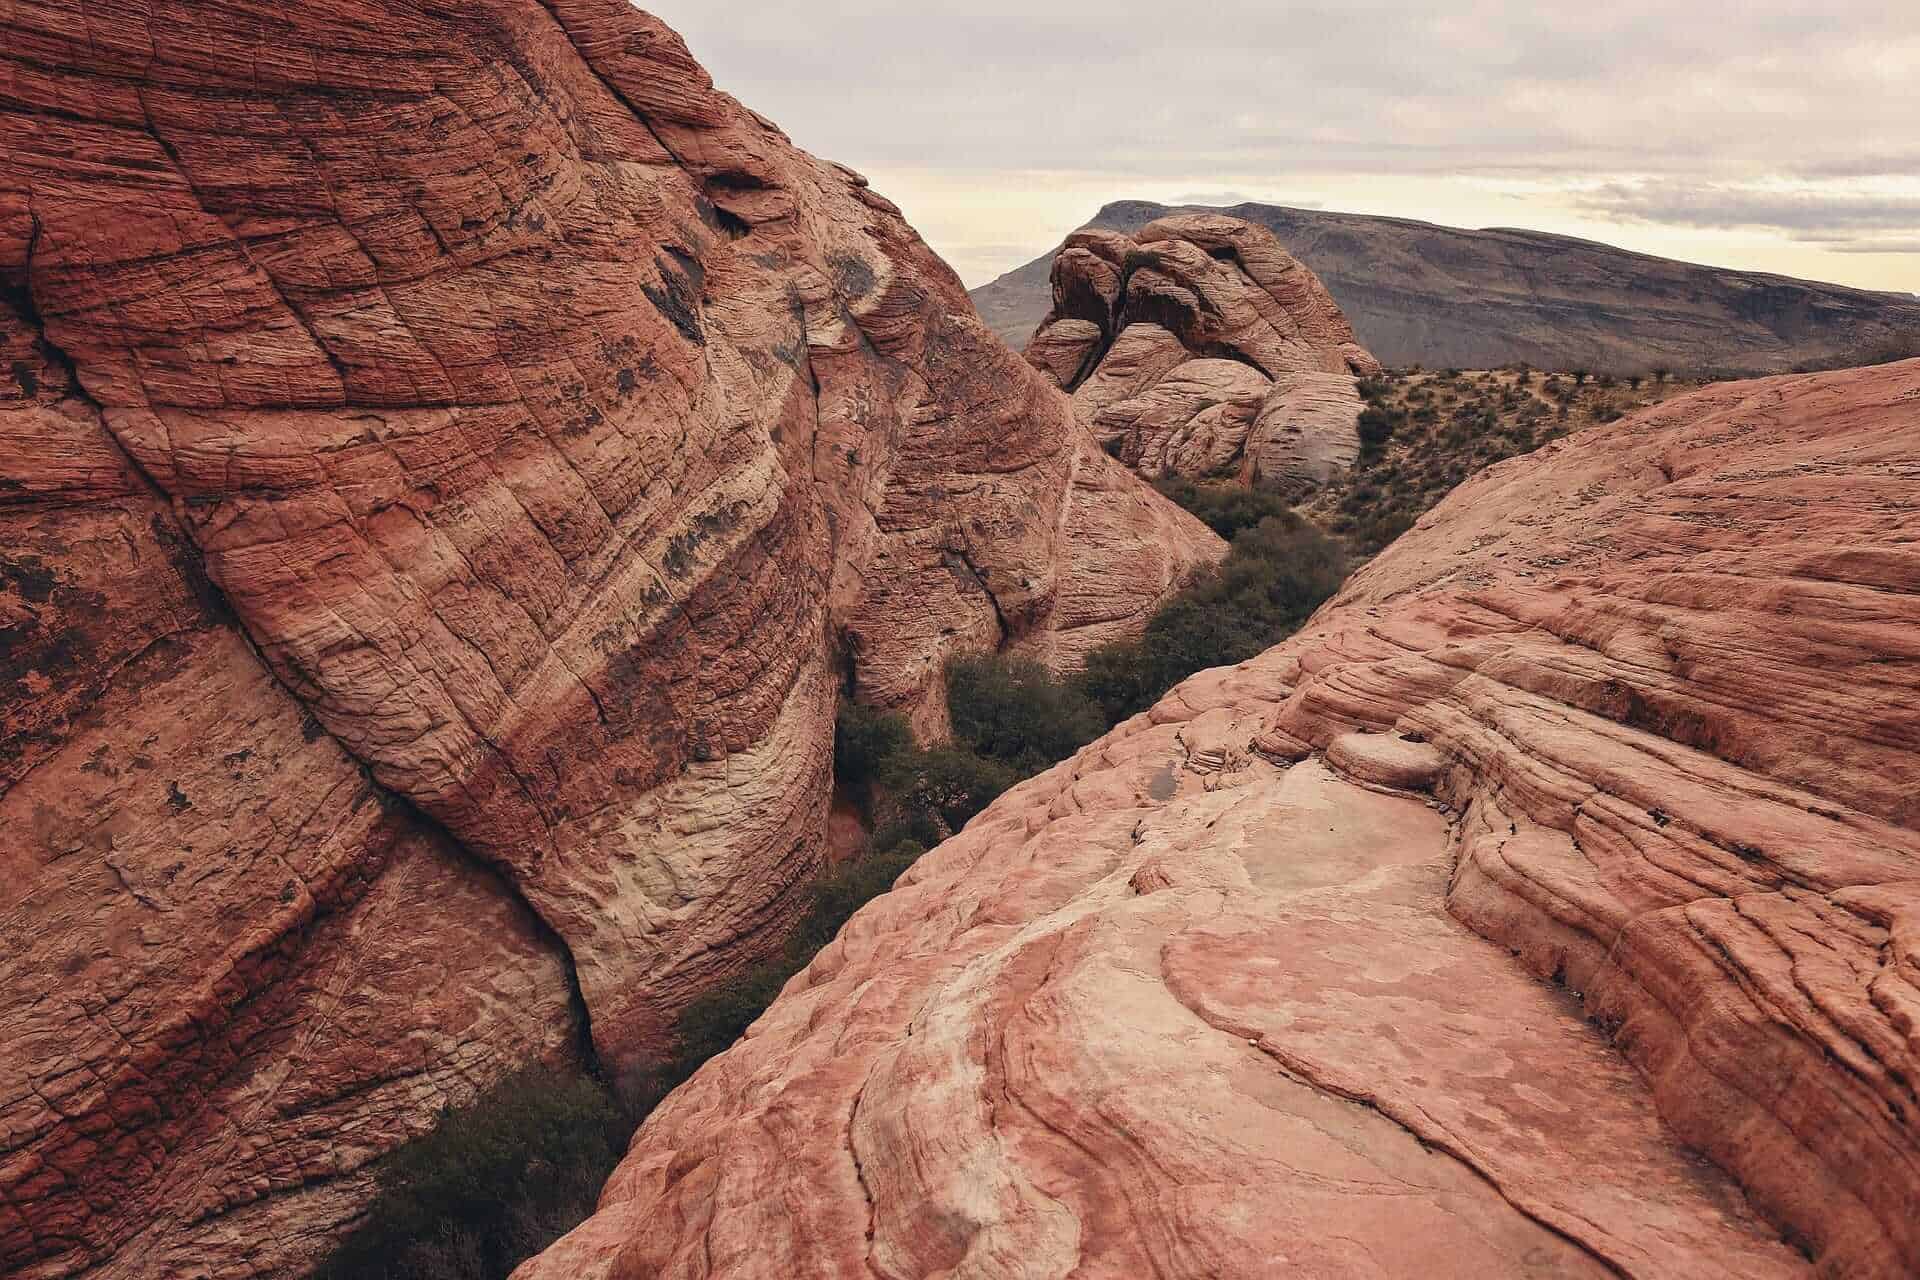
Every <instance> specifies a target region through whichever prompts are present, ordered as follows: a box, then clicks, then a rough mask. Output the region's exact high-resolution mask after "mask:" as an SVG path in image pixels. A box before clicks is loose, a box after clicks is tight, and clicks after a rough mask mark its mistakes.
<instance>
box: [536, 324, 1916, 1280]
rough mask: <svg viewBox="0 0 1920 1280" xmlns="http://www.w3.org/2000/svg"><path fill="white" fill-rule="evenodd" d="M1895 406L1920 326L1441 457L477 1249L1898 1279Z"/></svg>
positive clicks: (636, 1255)
mask: <svg viewBox="0 0 1920 1280" xmlns="http://www.w3.org/2000/svg"><path fill="white" fill-rule="evenodd" d="M1917 426H1920V361H1914V362H1908V363H1904V364H1896V365H1889V366H1883V367H1880V368H1877V369H1873V370H1862V371H1849V372H1845V373H1837V374H1827V375H1817V376H1802V377H1793V378H1786V379H1777V380H1770V381H1762V382H1753V383H1743V384H1724V385H1718V386H1714V387H1711V388H1708V389H1705V390H1702V391H1700V392H1697V393H1695V394H1692V395H1689V396H1683V397H1680V398H1677V399H1674V400H1671V401H1668V402H1667V403H1665V404H1663V405H1660V406H1657V407H1655V408H1652V409H1649V410H1646V411H1645V412H1642V413H1639V414H1637V415H1635V416H1633V417H1630V418H1628V419H1626V420H1625V421H1623V422H1621V423H1618V424H1615V425H1613V426H1611V427H1607V428H1603V429H1602V428H1596V429H1594V430H1590V431H1585V432H1581V433H1579V434H1576V435H1573V436H1570V437H1568V438H1566V439H1563V440H1560V441H1556V442H1554V443H1552V444H1550V445H1548V446H1546V447H1545V448H1544V449H1542V450H1540V451H1539V452H1537V453H1534V454H1531V455H1529V456H1527V457H1524V458H1517V459H1513V460H1510V461H1507V462H1505V463H1502V464H1499V465H1497V466H1495V467H1493V468H1491V469H1489V470H1487V471H1485V472H1483V473H1481V474H1480V475H1478V476H1476V477H1474V478H1473V479H1471V480H1469V481H1468V482H1467V483H1466V484H1464V485H1463V486H1461V488H1460V489H1458V490H1457V491H1456V492H1455V493H1454V494H1453V495H1452V496H1451V497H1450V498H1448V499H1447V500H1446V501H1445V502H1443V503H1442V504H1441V505H1440V506H1439V507H1438V508H1436V509H1435V510H1434V511H1432V512H1430V513H1428V514H1427V515H1426V516H1425V517H1424V518H1423V519H1422V520H1421V522H1420V523H1419V525H1418V526H1417V527H1416V528H1414V529H1413V531H1412V532H1410V533H1409V534H1408V535H1407V536H1406V537H1404V538H1402V539H1401V540H1400V541H1399V542H1397V543H1396V544H1395V545H1394V546H1393V547H1391V548H1390V549H1389V550H1388V551H1387V552H1386V553H1385V554H1384V555H1382V556H1380V557H1379V558H1378V559H1376V560H1375V561H1373V562H1372V563H1371V564H1370V565H1369V566H1368V567H1367V568H1366V569H1365V570H1364V571H1362V572H1361V573H1360V574H1359V575H1358V576H1357V577H1356V578H1355V579H1353V580H1352V581H1351V582H1350V583H1349V584H1348V586H1347V587H1346V588H1345V590H1344V591H1343V592H1342V593H1341V595H1340V596H1339V597H1338V598H1337V599H1335V600H1334V601H1333V602H1331V603H1329V604H1328V605H1327V606H1326V607H1325V608H1323V609H1322V610H1321V612H1320V613H1319V614H1318V615H1317V617H1316V618H1315V620H1314V621H1313V622H1312V623H1310V624H1309V625H1308V627H1307V628H1306V629H1305V630H1304V631H1302V632H1301V633H1300V634H1299V635H1297V636H1296V637H1294V638H1293V639H1292V640H1290V641H1288V642H1286V643H1284V644H1283V645H1281V646H1279V647H1277V648H1275V649H1273V650H1271V651H1269V652H1268V653H1267V654H1265V655H1264V656H1262V657H1260V658H1257V659H1255V660H1253V661H1251V662H1248V663H1246V664H1243V665H1242V666H1240V667H1238V668H1231V669H1222V670H1216V671H1212V672H1208V673H1205V674H1203V675H1200V676H1197V677H1195V678H1193V679H1192V680H1190V681H1188V682H1187V683H1186V684H1184V685H1182V686H1180V687H1179V688H1178V689H1176V690H1175V691H1174V692H1173V693H1172V694H1170V695H1169V696H1168V697H1167V698H1166V699H1165V700H1164V701H1162V702H1161V703H1160V704H1159V705H1158V706H1157V707H1155V708H1154V709H1153V710H1152V711H1151V712H1149V713H1146V714H1143V715H1141V716H1138V717H1136V718H1135V719H1133V720H1131V721H1129V722H1127V723H1125V724H1124V725H1123V726H1121V727H1120V728H1119V729H1117V730H1116V731H1115V732H1113V733H1112V734H1110V735H1109V736H1107V737H1105V738H1103V739H1101V740H1098V741H1096V742H1095V743H1093V744H1092V745H1090V746H1088V747H1087V748H1085V749H1084V750H1082V751H1081V752H1080V753H1079V754H1078V755H1076V756H1075V757H1073V758H1072V759H1070V760H1068V761H1066V762H1063V763H1061V764H1060V765H1057V766H1055V767H1054V768H1053V769H1052V770H1050V771H1049V772H1047V773H1045V774H1042V775H1041V776H1039V777H1038V778H1035V779H1033V780H1032V781H1030V782H1028V783H1026V784H1024V785H1022V786H1021V787H1019V788H1017V789H1015V790H1014V791H1012V792H1009V793H1008V794H1007V795H1006V796H1004V797H1003V798H1002V799H1001V800H1000V801H999V802H998V803H997V804H996V805H994V806H993V807H992V808H991V809H989V810H987V811H986V812H985V813H984V814H982V815H981V816H980V817H979V818H977V819H975V820H974V822H973V823H972V824H971V825H970V826H969V827H968V828H967V829H966V830H965V831H964V832H963V833H961V834H960V835H959V836H957V837H956V838H954V839H952V840H950V841H948V842H947V843H946V844H944V845H943V846H941V847H940V848H939V849H937V850H935V851H934V852H933V853H932V854H931V855H929V856H928V857H926V858H923V859H922V860H921V861H920V862H919V863H918V864H917V865H916V866H915V867H914V869H913V870H912V871H911V872H910V873H908V875H907V876H906V877H904V882H903V883H902V884H900V885H899V886H898V887H897V888H895V889H894V890H893V892H891V893H889V894H887V895H886V896H884V897H882V898H880V899H879V900H877V901H876V902H875V903H873V904H872V905H870V906H869V907H867V908H866V909H865V910H863V911H862V912H861V913H860V914H859V915H857V916H855V917H854V918H853V920H852V922H851V923H850V924H849V925H848V926H847V927H846V929H845V930H844V931H843V932H842V933H841V935H840V937H839V938H838V940H836V941H835V942H834V943H832V944H831V945H829V946H828V947H827V949H826V950H824V951H823V952H821V953H820V954H819V955H818V956H817V957H816V958H815V960H814V961H813V962H812V964H811V966H810V967H809V968H808V969H806V970H805V971H803V972H802V973H801V974H799V975H798V976H797V977H796V978H794V979H793V980H792V981H791V982H790V983H789V984H788V986H787V988H786V990H785V992H784V993H783V995H782V996H781V998H780V999H779V1000H778V1001H777V1002H776V1003H775V1004H774V1005H773V1007H772V1008H771V1009H770V1010H769V1011H768V1013H767V1014H766V1015H765V1016H764V1017H762V1018H761V1019H760V1021H759V1022H758V1024H756V1026H755V1027H754V1028H753V1029H752V1030H751V1032H750V1033H749V1034H748V1036H747V1038H746V1039H745V1040H744V1041H742V1042H741V1043H740V1044H738V1045H737V1046H736V1047H735V1048H733V1049H732V1050H731V1051H729V1052H727V1053H725V1054H723V1055H722V1056H720V1057H719V1058H716V1059H715V1060H713V1061H712V1062H710V1063H709V1064H708V1065H707V1067H706V1068H705V1069H704V1070H703V1071H702V1072H701V1073H700V1074H699V1075H697V1076H696V1077H695V1078H694V1079H693V1080H692V1081H691V1082H690V1083H689V1084H688V1085H687V1086H685V1087H684V1088H682V1089H681V1090H680V1091H679V1092H678V1093H676V1094H675V1095H674V1096H673V1097H671V1098H670V1099H669V1100H668V1101H667V1103H666V1104H665V1105H664V1106H663V1107H662V1108H661V1109H660V1110H659V1111H657V1112H656V1113H655V1114H654V1116H653V1118H652V1119H651V1120H650V1121H649V1122H648V1123H647V1125H646V1126H645V1127H644V1128H643V1129H642V1130H641V1132H640V1134H639V1137H638V1139H637V1140H636V1142H635V1144H634V1147H633V1149H632V1152H631V1153H630V1155H629V1156H628V1158H627V1160H626V1162H625V1163H624V1165H623V1166H622V1167H621V1169H620V1171H619V1172H618V1173H617V1174H616V1175H615V1176H614V1179H613V1181H612V1182H611V1183H610V1185H609V1186H608V1189H607V1192H606V1194H605V1197H604V1199H603V1201H602V1207H601V1210H600V1212H599V1214H598V1215H597V1216H596V1217H595V1218H593V1219H592V1220H591V1221H590V1222H589V1223H588V1224H587V1225H585V1226H583V1227H582V1228H580V1229H579V1230H577V1231H576V1232H574V1233H573V1234H572V1235H571V1236H569V1237H567V1238H566V1239H565V1240H564V1241H562V1242H561V1243H560V1244H559V1245H557V1246H556V1247H555V1248H554V1249H552V1250H551V1251H550V1252H549V1253H548V1254H546V1255H545V1256H544V1257H543V1258H541V1259H540V1260H538V1261H536V1262H535V1263H532V1264H529V1265H528V1266H527V1267H526V1268H524V1269H523V1270H522V1271H521V1272H520V1273H519V1280H561V1278H563V1277H564V1278H565V1280H578V1278H581V1277H587V1278H592V1277H611V1276H641V1275H685V1276H721V1275H725V1276H735V1277H744V1276H769V1277H771V1276H783V1277H784V1276H794V1275H857V1274H864V1273H866V1272H868V1271H871V1272H873V1273H875V1274H882V1275H901V1276H918V1275H934V1274H948V1275H956V1274H966V1275H982V1276H985V1275H995V1276H999V1275H1023V1276H1043V1275H1044V1276H1061V1275H1067V1274H1070V1273H1071V1274H1101V1275H1158V1276H1196V1277H1197V1276H1214V1277H1219V1276H1248V1277H1253V1276H1271V1275H1275V1274H1281V1273H1288V1274H1302V1275H1316V1276H1356V1277H1358V1276H1366V1277H1381V1276H1406V1277H1422V1278H1430V1277H1486V1276H1491V1275H1498V1276H1542V1277H1545V1276H1556V1277H1566V1276H1595V1277H1601V1276H1618V1275H1627V1276H1635V1277H1654V1276H1667V1277H1686V1278H1688V1280H1699V1278H1702V1277H1725V1278H1726V1280H1735V1278H1740V1280H1752V1278H1754V1277H1772V1276H1783V1277H1784V1276H1809V1275H1819V1276H1828V1277H1840V1276H1848V1277H1876V1278H1881V1280H1894V1278H1895V1277H1902V1276H1911V1275H1913V1274H1916V1272H1920V1098H1917V1097H1916V1093H1915V1086H1916V1081H1917V1080H1920V1034H1917V1033H1916V1026H1917V1025H1920V946H1916V936H1917V935H1916V930H1920V799H1917V798H1920V554H1916V550H1915V548H1916V546H1917V545H1920V429H1916V428H1917ZM1696 1153H1698V1154H1696ZM1703 1156H1704V1159H1703V1158H1702V1157H1703Z"/></svg>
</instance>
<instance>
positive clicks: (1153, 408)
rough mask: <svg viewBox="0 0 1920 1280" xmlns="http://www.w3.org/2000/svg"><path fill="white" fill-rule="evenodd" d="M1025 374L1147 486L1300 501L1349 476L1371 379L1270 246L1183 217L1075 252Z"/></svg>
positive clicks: (1314, 291) (1256, 234)
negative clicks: (1161, 483)
mask: <svg viewBox="0 0 1920 1280" xmlns="http://www.w3.org/2000/svg"><path fill="white" fill-rule="evenodd" d="M1027 360H1028V362H1029V363H1030V364H1032V365H1033V366H1034V367H1035V368H1037V369H1039V370H1040V371H1041V372H1043V373H1045V374H1046V375H1047V376H1048V377H1050V378H1051V379H1053V381H1054V383H1055V384H1056V385H1058V386H1060V387H1061V388H1063V389H1065V390H1067V391H1070V392H1072V393H1073V401H1074V408H1075V411H1076V412H1077V413H1078V415H1079V417H1080V419H1081V421H1082V422H1085V423H1086V424H1087V425H1088V426H1089V427H1090V428H1091V429H1092V430H1093V433H1094V435H1095V436H1097V437H1098V438H1099V440H1100V442H1101V443H1102V444H1103V445H1104V446H1105V447H1106V448H1107V450H1108V452H1110V453H1112V454H1113V455H1114V456H1115V457H1118V458H1120V459H1121V460H1123V461H1124V462H1126V463H1127V464H1128V465H1129V466H1131V467H1133V468H1135V469H1136V470H1138V471H1139V472H1140V473H1141V474H1142V475H1146V476H1162V475H1180V476H1187V477H1190V478H1204V477H1212V476H1232V477H1235V478H1238V479H1240V480H1242V481H1246V482H1249V483H1253V484H1258V485H1262V486H1265V487H1269V488H1275V489H1279V490H1282V491H1284V492H1288V493H1294V494H1298V493H1303V492H1305V491H1306V490H1308V489H1311V488H1313V487H1314V486H1316V485H1319V484H1321V483H1324V482H1325V481H1326V479H1327V478H1328V477H1329V476H1330V475H1332V474H1333V473H1334V472H1335V471H1337V470H1338V469H1340V468H1342V467H1345V466H1346V465H1348V464H1349V463H1351V462H1352V461H1353V458H1354V453H1355V451H1356V449H1357V448H1358V447H1359V437H1358V436H1357V435H1356V433H1355V429H1354V422H1355V419H1356V418H1357V417H1358V416H1359V413H1360V397H1359V394H1358V393H1357V392H1356V390H1355V388H1354V377H1353V375H1355V374H1369V373H1378V372H1380V365H1379V363H1378V362H1377V361H1376V360H1374V358H1373V357H1372V356H1371V355H1369V354H1367V352H1366V351H1365V350H1364V349H1363V348H1362V347H1361V346H1360V344H1359V343H1358V341H1356V340H1355V338H1354V336H1353V329H1352V327H1351V326H1349V325H1348V324H1347V321H1346V317H1344V316H1342V315H1341V314H1340V308H1339V307H1338V306H1336V305H1335V304H1334V301H1333V298H1332V297H1331V296H1330V295H1329V294H1328V293H1327V291H1326V290H1325V289H1324V288H1322V287H1321V284H1320V282H1319V280H1317V279H1315V278H1314V275H1313V273H1312V272H1311V271H1309V270H1307V269H1306V268H1305V267H1304V266H1302V265H1301V264H1300V263H1299V262H1297V261H1295V260H1294V259H1293V258H1292V257H1291V256H1290V255H1289V254H1288V253H1287V251H1286V250H1284V249H1282V248H1281V247H1280V244H1279V242H1278V241H1277V240H1275V239H1274V238H1273V234H1272V233H1271V232H1269V231H1267V230H1266V229H1265V228H1264V227H1260V226H1257V225H1255V224H1253V223H1248V222H1242V221H1240V220H1239V219H1237V218H1229V217H1223V216H1219V215H1209V214H1191V213H1189V214H1176V215H1174V216H1171V217H1167V218H1162V219H1161V220H1159V221H1158V222H1154V223H1152V224H1150V225H1149V226H1147V227H1144V228H1142V229H1141V230H1140V231H1139V232H1138V233H1137V234H1136V235H1135V236H1134V237H1132V238H1131V239H1130V238H1128V237H1127V236H1123V235H1120V234H1118V233H1115V232H1109V231H1081V232H1076V233H1075V234H1074V235H1072V236H1070V237H1068V239H1067V243H1066V245H1065V247H1064V248H1062V249H1061V251H1060V254H1059V256H1058V257H1056V258H1055V259H1054V264H1053V310H1052V311H1051V312H1049V313H1048V315H1047V318H1046V319H1045V320H1043V321H1041V324H1040V327H1039V329H1038V330H1036V331H1035V333H1034V335H1033V339H1032V341H1031V342H1029V343H1028V345H1027Z"/></svg>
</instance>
